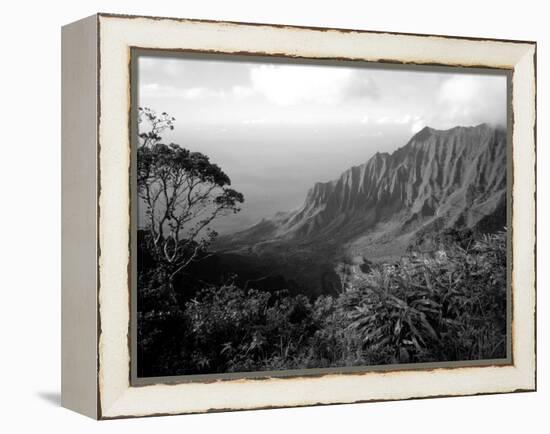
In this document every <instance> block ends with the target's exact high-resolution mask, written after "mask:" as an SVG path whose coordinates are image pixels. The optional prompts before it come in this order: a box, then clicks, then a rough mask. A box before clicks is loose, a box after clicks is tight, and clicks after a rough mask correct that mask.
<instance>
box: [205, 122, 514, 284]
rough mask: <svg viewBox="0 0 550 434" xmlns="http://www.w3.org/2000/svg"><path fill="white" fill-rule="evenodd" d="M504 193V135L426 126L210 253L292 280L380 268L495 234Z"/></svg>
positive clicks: (483, 127)
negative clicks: (425, 242)
mask: <svg viewBox="0 0 550 434" xmlns="http://www.w3.org/2000/svg"><path fill="white" fill-rule="evenodd" d="M506 187H507V179H506V132H505V131H504V130H503V129H501V128H495V127H492V126H490V125H488V124H480V125H477V126H473V127H462V126H458V127H454V128H451V129H448V130H437V129H434V128H430V127H425V128H423V129H422V130H420V131H419V132H418V133H416V134H415V135H413V136H412V137H411V139H410V140H409V141H408V142H407V143H406V144H405V145H403V146H402V147H400V148H398V149H396V150H395V151H394V152H392V153H380V152H378V153H376V154H374V155H373V156H372V157H371V158H370V159H369V160H367V161H366V162H365V163H362V164H360V165H357V166H353V167H350V168H349V169H347V170H345V171H344V172H343V173H341V175H340V176H339V177H338V178H336V179H333V180H331V181H327V182H317V183H315V184H314V185H313V186H312V187H311V188H310V189H309V191H308V192H307V194H306V197H305V200H304V203H303V205H302V206H301V207H299V208H298V209H295V210H293V211H289V212H279V213H277V214H275V215H274V216H272V217H270V218H265V219H263V220H261V221H260V222H259V223H257V224H256V225H253V226H252V227H250V228H249V229H246V230H244V231H241V232H238V233H235V234H232V235H226V236H223V237H220V239H219V240H218V241H217V242H216V245H215V248H216V249H217V250H218V251H223V252H232V253H234V254H240V255H248V256H254V257H255V258H256V259H257V258H262V257H265V258H269V260H270V261H272V262H273V263H278V262H281V261H283V262H285V263H286V264H289V263H290V265H289V266H290V267H291V268H297V270H295V272H294V273H291V274H293V275H294V277H295V275H296V273H303V272H304V270H305V269H306V268H307V267H306V263H307V266H309V267H311V266H312V264H314V263H315V261H323V262H324V263H326V262H327V261H328V262H329V263H332V264H337V263H339V262H340V261H342V260H343V258H348V259H349V258H357V257H359V258H364V259H365V260H368V261H371V260H374V261H376V260H380V261H382V260H388V259H391V258H396V257H399V256H400V255H402V254H404V253H405V251H406V249H407V247H408V246H410V245H411V244H414V243H416V244H418V242H419V240H421V239H423V238H425V237H426V236H429V235H430V234H432V233H438V232H441V231H443V230H445V229H449V228H468V229H472V230H478V231H481V232H490V231H495V230H498V229H499V228H502V227H503V226H505V225H506ZM305 257H307V258H308V259H307V260H306V259H304V258H305ZM293 261H294V262H296V263H297V264H298V263H300V261H303V262H304V264H303V266H298V265H297V264H293V263H292V262H293ZM325 265H326V264H325ZM283 268H284V267H283ZM324 268H325V269H326V266H325V267H324ZM298 269H299V270H300V271H298Z"/></svg>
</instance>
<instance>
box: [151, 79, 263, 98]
mask: <svg viewBox="0 0 550 434" xmlns="http://www.w3.org/2000/svg"><path fill="white" fill-rule="evenodd" d="M253 94H254V90H253V89H252V88H251V87H249V86H239V85H236V86H233V87H230V88H228V89H221V90H218V89H212V88H209V87H205V86H195V87H186V88H181V87H177V86H171V85H164V84H160V83H147V84H143V85H141V86H140V96H141V97H145V98H177V99H185V100H198V99H203V100H205V99H211V100H215V99H229V98H233V99H235V100H241V99H244V98H248V97H250V96H252V95H253Z"/></svg>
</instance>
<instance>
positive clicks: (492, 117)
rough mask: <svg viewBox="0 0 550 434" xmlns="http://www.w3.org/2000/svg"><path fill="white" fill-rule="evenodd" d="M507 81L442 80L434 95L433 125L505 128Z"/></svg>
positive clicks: (484, 78) (467, 77)
mask: <svg viewBox="0 0 550 434" xmlns="http://www.w3.org/2000/svg"><path fill="white" fill-rule="evenodd" d="M506 98H507V95H506V77H505V76H504V75H502V76H494V75H493V76H491V75H474V74H468V75H465V74H455V75H453V76H451V77H450V78H448V79H447V80H445V81H444V82H443V83H442V84H441V86H440V88H439V92H438V94H437V107H436V110H437V112H438V113H439V115H434V119H433V122H434V123H437V124H439V126H440V127H444V128H447V127H451V126H455V125H475V124H480V123H484V122H487V123H491V124H499V125H505V124H506V114H507V105H506V102H507V101H506Z"/></svg>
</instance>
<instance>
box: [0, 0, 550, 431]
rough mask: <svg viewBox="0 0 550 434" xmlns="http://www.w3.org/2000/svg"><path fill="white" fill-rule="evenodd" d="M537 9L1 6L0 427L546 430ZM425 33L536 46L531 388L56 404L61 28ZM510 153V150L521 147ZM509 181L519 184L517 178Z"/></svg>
mask: <svg viewBox="0 0 550 434" xmlns="http://www.w3.org/2000/svg"><path fill="white" fill-rule="evenodd" d="M545 3H546V2H543V1H530V0H522V1H514V2H506V1H505V0H501V1H479V0H477V1H470V0H461V1H453V2H450V1H447V2H445V1H441V0H440V1H421V0H416V1H410V0H409V1H407V0H403V1H390V0H387V1H381V2H379V1H377V2H368V1H366V0H362V1H345V0H338V1H332V2H326V3H323V2H321V1H315V2H306V1H303V2H299V1H297V0H293V1H292V0H290V1H283V0H272V1H258V0H257V1H244V0H243V1H240V0H226V1H223V0H220V1H214V0H212V1H210V0H202V1H193V2H187V1H182V0H179V1H164V0H155V1H151V0H149V1H144V0H129V1H123V0H111V1H100V0H98V1H90V0H82V1H74V2H66V3H63V2H61V1H59V2H54V1H25V0H15V1H10V2H8V1H5V2H4V3H3V4H2V13H1V17H0V20H1V24H0V33H1V35H0V36H1V38H0V44H1V46H2V51H1V55H2V57H1V59H2V60H1V64H0V111H1V118H0V119H1V120H0V146H1V150H2V153H1V154H0V155H1V157H0V158H1V159H0V161H1V163H2V164H1V169H0V177H1V180H0V186H1V190H0V198H1V201H0V255H1V260H0V264H1V268H0V270H1V273H0V276H1V280H0V288H1V291H2V292H1V298H0V300H1V301H0V349H1V352H0V401H1V402H2V404H1V408H2V411H1V413H0V431H2V432H4V433H14V432H42V431H51V432H71V433H78V434H84V433H92V432H105V433H106V432H111V433H115V432H116V433H121V432H132V433H136V434H138V433H152V432H162V433H171V432H185V433H189V434H193V433H208V432H223V433H228V432H239V433H242V432H262V433H281V432H283V433H294V432H301V433H305V432H315V433H324V432H326V433H334V432H341V431H345V432H373V433H393V432H396V433H403V432H406V433H416V432H419V433H432V432H433V433H436V432H437V433H464V432H472V433H477V432H493V433H508V432H510V433H520V432H534V433H538V432H548V430H549V429H550V414H549V412H548V408H550V391H549V389H550V379H549V378H550V377H549V376H548V374H547V372H548V371H547V369H546V367H547V366H550V356H549V351H548V348H549V345H548V342H549V331H550V330H549V328H550V320H549V317H550V315H549V313H548V309H549V308H550V303H549V297H548V293H547V288H548V283H549V282H548V280H549V273H548V265H547V263H548V261H547V260H548V258H549V257H550V240H549V230H548V226H547V225H546V224H545V223H546V222H547V221H548V219H549V218H550V215H549V211H550V208H549V202H550V198H549V194H548V190H547V189H546V186H547V185H548V182H549V180H550V179H549V170H548V168H547V167H546V166H547V163H548V162H549V161H550V155H549V150H548V148H547V146H546V144H547V142H548V139H549V136H548V127H547V125H548V124H547V121H548V119H549V112H548V102H549V98H550V95H549V89H548V86H549V85H550V84H549V83H550V82H549V81H548V77H549V74H550V70H549V68H550V64H549V61H548V56H549V55H550V48H549V46H550V37H549V33H550V32H549V30H548V27H549V24H548V15H549V14H548V11H546V10H545V9H546V7H545ZM98 11H100V12H116V13H128V14H144V15H157V16H176V17H186V18H205V19H220V20H233V21H247V22H267V23H281V24H297V25H309V26H326V27H343V28H354V29H366V30H389V31H399V32H414V33H432V34H447V35H462V36H476V37H492V38H505V39H527V40H536V41H537V42H538V167H539V172H538V173H539V174H538V190H539V194H538V219H539V220H538V221H539V225H538V258H539V260H538V267H539V275H538V314H539V315H538V337H537V340H538V343H539V344H538V367H539V371H538V374H539V375H538V388H539V391H538V392H536V393H527V394H525V393H522V394H511V395H495V396H482V397H468V398H446V399H429V400H416V401H404V402H389V403H376V404H362V405H339V406H325V407H312V408H301V409H284V410H268V411H267V410H266V411H249V412H237V413H220V414H209V415H193V416H172V417H163V418H145V419H132V420H117V421H108V422H94V421H92V420H90V419H87V418H85V417H83V416H80V415H77V414H74V413H71V412H70V411H68V410H65V409H63V408H61V407H59V400H60V397H59V390H60V315H61V312H60V266H61V264H60V205H61V203H60V171H61V167H60V61H61V60H60V27H61V25H63V24H66V23H69V22H71V21H74V20H77V19H79V18H82V17H85V16H88V15H91V14H93V13H95V12H98ZM520 146H521V144H520ZM518 182H521V180H518Z"/></svg>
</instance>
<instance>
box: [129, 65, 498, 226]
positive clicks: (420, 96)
mask: <svg viewBox="0 0 550 434" xmlns="http://www.w3.org/2000/svg"><path fill="white" fill-rule="evenodd" d="M210 59H213V57H210V58H204V57H203V58H185V57H164V56H162V57H161V56H157V57H153V56H151V57H149V56H147V57H146V56H141V57H140V58H139V60H138V69H139V83H138V101H139V105H140V106H146V107H150V108H152V109H154V110H156V111H157V112H168V113H169V114H170V115H172V116H174V117H175V118H176V123H175V129H174V131H172V132H171V133H170V134H166V137H165V138H164V140H165V142H167V143H169V142H174V143H178V144H179V145H181V146H183V147H186V148H188V149H191V150H193V151H199V152H203V153H205V154H206V155H208V156H209V157H210V159H211V161H213V162H215V163H217V164H219V165H220V166H221V167H222V169H223V170H224V171H225V172H226V173H227V174H228V175H229V177H230V178H231V180H232V185H233V188H235V189H237V190H238V191H240V192H242V193H243V194H244V196H245V204H244V206H243V211H242V212H241V213H239V214H238V215H236V216H234V217H229V218H225V219H224V220H223V221H221V220H220V221H219V222H218V223H217V227H216V229H217V230H218V231H220V232H222V233H223V232H232V231H235V230H241V229H245V228H246V227H248V226H250V225H252V224H254V223H256V222H257V221H258V220H260V219H261V218H263V217H269V216H271V215H273V214H274V213H275V212H277V211H288V210H291V209H294V208H296V207H298V206H300V205H301V204H302V202H303V200H304V198H305V195H306V193H307V190H308V189H309V188H310V187H311V186H312V185H313V184H314V183H315V182H317V181H329V180H331V179H335V178H337V177H338V176H339V175H340V174H341V172H343V171H344V170H346V169H348V168H349V167H351V166H355V165H358V164H362V163H364V162H366V161H367V160H368V159H369V158H370V157H371V156H372V155H373V154H374V153H376V152H377V151H380V152H392V151H394V150H395V149H397V148H399V147H401V146H403V145H405V144H406V142H407V141H408V140H409V139H410V138H411V136H412V135H413V134H414V133H416V132H417V131H419V130H420V129H422V128H423V127H424V126H430V127H432V128H437V129H448V128H452V127H454V126H457V125H463V126H469V125H477V124H480V123H483V122H487V123H491V124H500V125H505V124H506V78H505V76H504V75H481V74H464V73H456V72H455V73H450V72H428V71H425V70H424V71H418V70H416V71H411V70H404V69H381V68H380V67H357V66H355V65H354V66H353V67H351V66H349V64H346V65H345V66H333V65H330V66H327V65H312V64H292V63H271V64H270V63H265V62H249V61H247V62H244V61H229V60H219V59H220V58H219V57H218V58H217V60H210Z"/></svg>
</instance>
